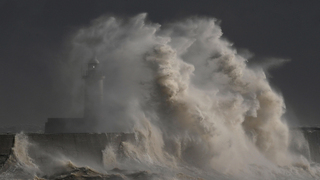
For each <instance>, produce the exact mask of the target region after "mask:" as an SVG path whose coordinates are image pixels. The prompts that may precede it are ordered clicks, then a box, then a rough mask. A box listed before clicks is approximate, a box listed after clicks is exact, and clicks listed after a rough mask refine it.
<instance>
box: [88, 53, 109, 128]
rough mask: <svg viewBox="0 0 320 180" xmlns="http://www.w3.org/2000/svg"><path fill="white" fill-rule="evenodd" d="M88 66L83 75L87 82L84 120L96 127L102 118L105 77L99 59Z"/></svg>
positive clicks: (94, 59) (90, 62)
mask: <svg viewBox="0 0 320 180" xmlns="http://www.w3.org/2000/svg"><path fill="white" fill-rule="evenodd" d="M87 65H88V66H87V70H86V72H85V74H84V75H83V79H84V80H85V97H84V98H85V101H84V119H86V121H87V122H91V123H92V124H91V125H95V123H96V122H97V121H99V119H100V118H101V109H102V105H103V80H104V76H103V75H102V73H101V71H100V66H99V61H98V59H97V58H92V59H91V60H89V62H88V64H87Z"/></svg>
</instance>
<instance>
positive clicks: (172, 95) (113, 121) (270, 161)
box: [1, 14, 320, 180]
mask: <svg viewBox="0 0 320 180" xmlns="http://www.w3.org/2000/svg"><path fill="white" fill-rule="evenodd" d="M235 30H236V28H235ZM244 38H245V37H244ZM70 45H71V47H72V48H71V49H70V57H69V58H68V59H67V60H65V61H63V63H62V64H63V66H62V67H61V70H60V72H61V76H62V77H63V78H64V80H65V81H68V83H66V84H68V85H70V86H72V88H73V92H74V97H73V98H74V99H77V98H82V96H79V94H80V95H81V93H80V92H82V90H83V89H81V87H82V83H83V82H82V81H81V78H79V77H80V76H81V75H80V73H79V70H80V69H81V67H82V66H83V64H85V63H86V62H87V61H88V59H90V58H92V57H93V56H96V57H97V58H98V59H99V60H100V64H99V67H97V69H98V70H99V71H100V73H103V74H105V80H104V82H105V83H106V88H105V89H104V94H105V97H104V106H103V108H104V111H103V112H102V113H101V116H100V118H99V119H100V120H99V122H97V124H98V126H97V127H96V129H97V131H99V132H105V131H109V130H112V131H118V132H122V131H125V132H134V133H135V134H136V138H137V142H136V143H134V144H132V143H130V142H124V143H123V144H122V156H121V158H119V157H118V152H117V151H116V150H115V148H114V147H106V149H105V150H104V151H103V152H102V153H103V154H104V156H103V160H102V161H103V165H100V166H95V167H92V166H90V167H86V166H87V164H86V163H85V162H82V163H77V162H73V161H70V159H68V157H63V158H62V157H55V156H51V157H50V156H49V155H48V157H50V158H51V160H52V163H50V166H48V167H47V166H46V164H41V165H39V164H37V162H36V160H35V159H33V158H32V157H30V156H29V153H28V149H29V147H30V146H32V143H29V142H28V140H27V138H23V137H24V136H23V135H21V134H20V135H19V138H20V141H17V143H16V144H15V147H14V154H13V155H12V156H11V157H10V159H9V161H8V162H7V164H6V165H5V166H4V168H2V174H1V178H2V179H19V178H20V179H28V178H29V179H32V178H35V179H36V178H38V179H41V178H43V179H175V180H178V179H266V180H269V179H320V168H319V165H318V164H316V163H312V162H310V161H309V160H308V157H307V154H308V153H306V150H308V148H306V146H305V144H306V143H305V140H304V138H303V137H301V136H299V135H296V134H292V133H290V131H289V128H288V124H290V119H285V118H284V116H283V115H284V113H285V102H284V100H283V98H282V96H281V94H280V93H279V92H277V91H275V90H274V89H273V88H272V87H271V86H270V84H269V82H268V78H267V76H266V73H265V71H267V70H268V68H270V67H272V66H273V65H275V64H274V63H276V64H279V63H280V64H281V63H283V62H284V61H285V60H281V59H279V60H278V61H274V59H273V60H272V61H271V60H270V62H269V63H264V65H261V66H260V65H255V66H249V65H248V60H249V61H250V57H251V56H252V54H250V53H245V54H244V53H238V52H237V50H236V49H235V48H234V47H233V46H232V43H230V42H228V41H227V40H226V39H224V38H223V36H222V30H221V28H220V26H219V24H218V23H217V21H216V20H215V19H213V18H199V17H193V18H187V19H185V20H180V21H176V22H172V23H167V24H164V25H162V26H161V25H159V24H155V23H152V22H148V21H146V14H139V15H137V16H135V17H132V18H127V19H120V18H115V17H101V18H98V19H97V20H95V21H93V23H92V24H91V25H90V26H89V27H85V28H82V29H80V30H79V31H78V32H77V33H76V34H75V35H74V36H73V37H72V38H70ZM266 64H269V65H270V66H266ZM82 107H83V105H82V104H81V103H80V104H79V105H75V106H74V108H75V110H74V111H81V110H82V109H81V108H82ZM77 108H78V109H77ZM19 138H18V139H19ZM30 144H31V145H30ZM37 151H39V153H40V152H41V149H38V150H37Z"/></svg>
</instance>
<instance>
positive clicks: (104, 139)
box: [0, 133, 135, 166]
mask: <svg viewBox="0 0 320 180" xmlns="http://www.w3.org/2000/svg"><path fill="white" fill-rule="evenodd" d="M23 137H24V138H19V137H17V136H15V135H14V134H4V135H0V166H2V165H3V164H4V163H5V161H6V160H7V159H8V158H9V156H10V155H11V154H12V151H13V150H12V148H13V147H14V146H19V147H20V148H27V151H28V156H30V157H31V158H32V159H33V160H34V161H35V163H36V164H38V165H41V164H46V165H48V164H49V163H52V161H53V159H70V161H72V162H77V163H81V164H83V163H84V162H85V164H86V165H101V163H102V160H103V152H102V151H103V150H104V149H105V148H106V147H107V146H112V147H113V149H114V150H115V151H117V154H121V144H122V142H124V141H131V142H134V141H135V137H134V134H131V133H101V134H89V133H69V134H68V133H65V134H25V135H23ZM23 141H27V143H25V142H23ZM19 143H20V145H19ZM26 144H27V146H28V147H22V146H26Z"/></svg>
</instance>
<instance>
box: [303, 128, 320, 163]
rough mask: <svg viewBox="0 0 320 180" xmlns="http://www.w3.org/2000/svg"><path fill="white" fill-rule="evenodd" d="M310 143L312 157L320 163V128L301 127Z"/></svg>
mask: <svg viewBox="0 0 320 180" xmlns="http://www.w3.org/2000/svg"><path fill="white" fill-rule="evenodd" d="M300 130H301V131H302V133H303V135H304V137H305V139H306V140H307V142H308V144H309V152H310V159H311V160H312V161H314V162H317V163H320V128H311V127H305V128H300Z"/></svg>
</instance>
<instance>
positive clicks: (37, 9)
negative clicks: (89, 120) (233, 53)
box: [0, 0, 320, 125]
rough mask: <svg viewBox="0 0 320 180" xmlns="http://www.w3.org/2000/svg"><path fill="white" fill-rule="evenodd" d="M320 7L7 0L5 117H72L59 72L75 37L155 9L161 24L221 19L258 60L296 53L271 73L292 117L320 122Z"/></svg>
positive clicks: (3, 21)
mask: <svg viewBox="0 0 320 180" xmlns="http://www.w3.org/2000/svg"><path fill="white" fill-rule="evenodd" d="M319 9H320V1H317V0H308V1H298V0H290V1H285V0H281V1H278V0H277V1H271V0H268V1H262V0H252V1H247V0H242V1H240V0H232V1H229V0H221V1H214V0H207V1H204V0H197V1H191V0H179V1H173V0H159V1H153V0H143V1H142V0H140V1H134V0H117V1H115V0H103V1H102V0H76V1H75V0H55V1H51V0H28V1H26V0H0V63H1V64H0V73H1V74H0V82H1V85H0V94H1V96H0V97H1V99H0V122H1V123H2V124H3V125H14V124H43V123H44V122H45V121H46V118H47V117H64V116H72V114H68V109H69V107H70V105H71V104H72V103H71V101H72V99H71V98H68V97H69V96H68V95H69V93H70V92H67V91H64V90H63V87H64V84H63V78H61V77H57V72H58V71H59V70H58V69H57V67H58V66H57V64H58V63H59V58H64V57H65V56H66V52H67V50H66V49H67V46H66V42H67V40H68V38H69V37H70V36H71V35H72V34H73V33H74V32H76V30H77V29H79V28H80V27H83V26H87V25H89V24H90V21H91V20H93V19H95V18H97V17H99V16H101V15H104V14H112V15H117V16H122V17H124V16H132V15H136V14H138V13H141V12H147V13H148V18H149V20H150V21H152V22H157V23H165V22H170V21H174V20H177V19H181V18H185V17H188V16H193V15H197V16H209V17H215V18H217V19H219V20H221V27H222V31H223V33H224V37H226V38H227V39H229V40H230V41H231V42H233V43H234V45H235V47H237V48H241V49H249V50H250V51H251V52H253V53H254V54H255V57H254V58H253V60H252V62H255V61H260V62H261V61H263V59H265V58H270V57H276V58H286V59H291V61H290V62H289V63H286V64H285V65H283V66H282V67H280V68H277V69H273V70H271V71H270V74H271V75H272V77H271V78H270V82H271V84H272V85H273V86H274V87H276V89H277V90H278V91H279V92H281V93H282V94H283V96H284V99H285V102H286V104H287V107H288V109H289V112H290V115H289V117H290V118H293V119H295V120H294V121H296V120H297V119H298V120H299V121H300V123H301V124H303V125H316V124H320V108H319V107H320V95H319V92H320V84H319V83H320V71H319V70H320V34H319V33H320V11H319ZM79 78H80V77H79ZM58 87H59V88H58Z"/></svg>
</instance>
